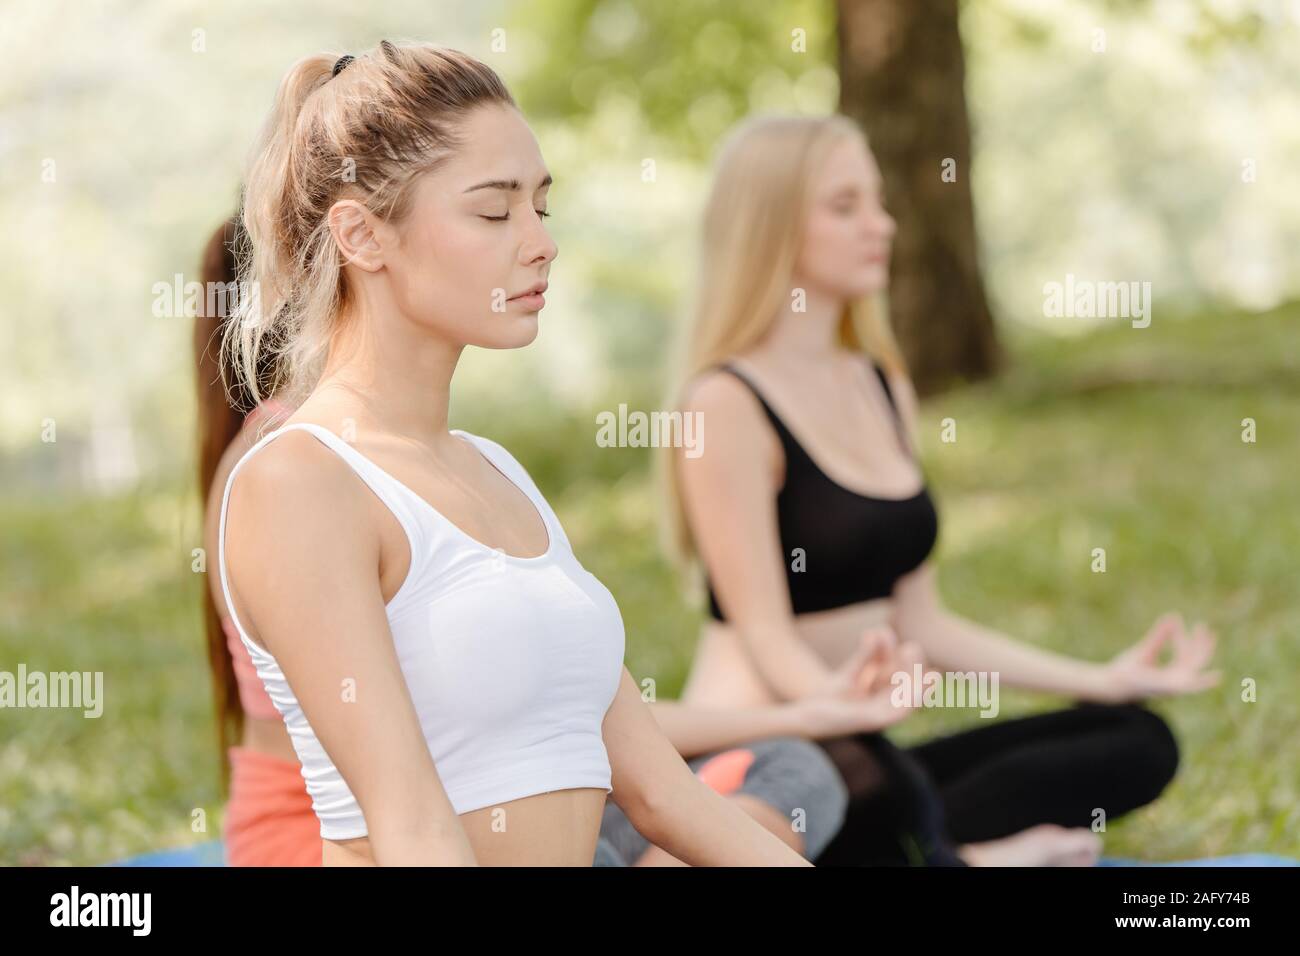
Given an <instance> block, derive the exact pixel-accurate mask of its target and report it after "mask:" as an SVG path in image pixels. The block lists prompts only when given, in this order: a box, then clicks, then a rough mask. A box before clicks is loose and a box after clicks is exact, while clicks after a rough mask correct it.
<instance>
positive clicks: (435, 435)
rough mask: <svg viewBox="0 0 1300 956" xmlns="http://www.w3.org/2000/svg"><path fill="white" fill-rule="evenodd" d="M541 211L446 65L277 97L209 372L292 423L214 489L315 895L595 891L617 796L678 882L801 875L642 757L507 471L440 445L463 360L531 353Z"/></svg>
mask: <svg viewBox="0 0 1300 956" xmlns="http://www.w3.org/2000/svg"><path fill="white" fill-rule="evenodd" d="M550 182H551V177H550V175H549V174H548V172H547V169H546V166H545V164H544V162H543V160H542V156H541V153H540V151H539V149H538V145H537V142H536V140H535V139H534V137H533V134H532V131H531V130H530V129H529V127H528V124H527V123H526V122H525V121H524V118H523V116H522V115H521V114H520V112H519V110H518V109H517V107H516V106H515V103H514V100H513V99H512V97H511V95H510V93H509V92H508V91H507V89H506V87H505V86H504V85H503V84H502V82H501V80H500V78H499V77H498V76H497V75H496V74H495V73H494V72H493V71H492V70H491V69H490V68H488V67H487V66H485V65H484V64H482V63H480V62H478V61H477V60H474V59H473V58H471V57H468V56H466V55H464V54H462V53H458V52H456V51H454V50H447V49H442V48H438V47H435V46H432V45H428V44H403V45H400V46H399V45H395V44H393V43H390V42H388V41H384V42H382V43H380V44H379V45H378V46H377V47H375V48H374V49H371V50H369V51H366V52H364V53H361V54H359V55H357V56H355V57H353V56H350V55H345V56H342V57H339V56H336V55H333V54H329V55H327V54H318V55H315V56H309V57H307V58H305V59H303V60H301V61H299V62H298V63H297V64H295V65H294V66H293V67H292V69H290V71H289V72H288V74H287V75H286V77H285V78H284V80H283V82H282V84H281V87H280V90H279V93H278V95H277V98H276V103H275V106H274V109H273V111H272V114H271V116H270V119H269V120H268V122H267V124H266V127H265V130H264V133H263V135H262V137H261V138H260V140H259V142H258V144H257V147H256V149H255V151H254V155H253V159H252V162H251V165H250V167H249V169H248V172H247V175H246V178H245V197H244V207H243V210H242V216H243V224H244V227H245V230H246V231H247V234H248V239H249V241H250V247H249V249H248V250H246V253H245V254H244V255H243V256H241V264H242V268H241V277H242V278H244V279H247V280H249V281H250V282H252V283H253V284H254V285H253V286H251V287H250V288H253V289H254V292H255V294H253V295H248V296H241V298H240V301H239V312H238V313H237V315H236V316H235V318H234V320H232V321H231V322H230V323H229V327H228V328H229V334H228V336H227V339H228V341H227V345H228V351H229V355H230V356H231V361H232V363H233V366H234V370H235V372H236V373H237V374H236V375H235V376H234V378H235V380H237V381H240V382H241V384H242V387H243V388H245V389H246V390H247V392H248V397H249V399H250V401H252V402H259V401H261V400H262V399H263V398H264V397H265V395H266V394H267V393H270V394H274V395H275V396H277V398H283V400H284V401H285V403H286V406H287V407H290V408H292V409H293V412H292V414H291V415H289V417H288V420H287V423H285V424H283V425H282V426H281V427H279V428H277V429H275V430H274V431H271V432H269V433H267V434H265V435H263V436H262V437H261V438H260V439H259V440H257V441H256V442H255V443H254V444H252V446H251V447H250V448H248V449H247V450H246V451H245V452H244V453H243V455H242V456H241V457H240V458H239V459H238V461H237V462H236V463H235V464H234V465H233V467H232V468H231V469H230V474H229V478H228V479H227V481H226V483H225V487H224V495H223V499H222V505H221V509H220V521H219V530H218V546H219V559H218V561H219V568H220V574H221V585H222V588H221V593H222V595H223V596H224V600H225V604H226V610H227V611H228V613H229V615H230V618H231V621H232V623H233V625H234V628H235V631H236V633H237V634H238V637H239V639H240V641H241V642H242V644H243V646H244V649H245V650H247V652H248V654H249V657H250V660H251V662H252V664H253V666H254V668H255V669H256V672H257V675H258V676H259V677H260V679H261V681H262V683H263V685H264V688H265V690H266V692H267V695H268V696H269V698H270V700H271V701H272V703H273V704H274V706H275V708H276V709H277V710H278V711H279V713H280V715H281V717H282V719H283V724H284V728H285V730H286V731H287V734H288V737H289V739H290V741H291V743H292V745H293V749H294V752H295V754H296V756H297V758H298V761H299V763H300V764H301V768H302V769H301V772H302V776H303V778H304V780H305V783H306V789H307V792H308V794H309V795H310V797H311V801H312V807H313V810H314V812H315V814H316V817H317V819H318V820H319V823H320V835H321V837H322V838H323V850H322V856H323V860H322V861H323V863H324V864H326V865H376V864H377V865H392V864H398V865H403V864H405V865H409V864H460V865H474V864H488V865H578V866H589V865H591V863H592V860H593V858H594V855H595V849H596V843H597V835H598V830H599V827H600V821H601V812H602V809H603V807H604V805H605V802H606V796H607V794H608V795H609V796H610V797H611V798H612V800H613V801H614V803H616V804H617V805H618V806H619V807H620V809H621V810H622V811H623V812H624V813H626V815H627V816H628V817H629V818H630V819H631V820H632V821H633V823H634V824H635V826H636V828H637V829H638V830H639V831H640V832H641V833H642V834H643V835H645V836H646V837H647V838H648V839H650V840H652V841H653V842H654V843H655V844H656V845H659V846H662V847H665V848H666V849H667V850H668V851H670V852H671V853H672V854H673V855H674V856H675V857H676V858H678V859H681V860H683V861H684V862H687V863H690V864H695V865H700V864H735V865H792V866H798V865H807V862H806V861H805V860H804V859H803V858H802V857H800V856H799V854H798V853H796V852H795V851H794V850H793V849H792V848H791V847H790V846H789V845H788V844H787V843H786V842H783V841H782V840H781V839H778V838H777V837H776V836H774V835H773V834H772V833H771V832H770V831H769V830H767V829H765V828H764V827H763V826H762V825H760V824H759V823H758V822H756V821H755V820H754V819H753V818H752V817H751V816H749V815H748V814H746V813H744V812H742V811H741V810H740V809H739V808H738V807H737V806H736V805H735V804H734V803H733V802H732V801H729V800H727V799H725V798H724V797H722V796H720V795H719V794H718V793H717V792H716V791H715V790H714V789H712V788H711V787H709V786H708V785H707V784H705V783H704V782H702V781H701V780H700V779H699V778H698V777H696V776H695V775H694V774H692V773H691V771H690V769H689V768H688V767H687V765H686V764H685V763H684V762H683V761H682V759H681V757H680V756H678V754H677V752H676V751H675V750H674V749H673V747H672V745H671V743H670V742H669V741H668V739H667V738H666V737H665V736H664V735H663V733H662V732H660V730H659V728H658V726H657V725H656V723H655V720H654V718H653V717H652V715H651V714H650V711H649V710H648V709H647V707H646V705H645V704H644V703H643V702H642V701H641V697H640V693H639V691H638V689H637V687H636V685H635V684H634V683H633V682H632V680H631V678H630V676H629V675H628V673H627V670H626V668H625V667H624V666H623V663H622V661H623V651H624V632H623V623H622V620H621V617H620V614H619V611H618V607H617V605H616V604H615V602H614V599H613V597H612V596H611V595H610V593H609V591H608V590H606V589H605V587H604V586H603V585H601V583H600V582H599V581H598V580H597V579H596V578H595V577H593V576H592V575H591V574H590V573H589V572H587V571H586V570H585V569H584V568H583V566H582V565H581V563H579V561H578V559H577V557H576V555H574V553H573V551H572V549H571V548H570V545H569V541H568V539H567V537H566V535H565V533H564V529H563V528H562V527H561V526H560V523H559V520H558V519H557V517H556V515H555V513H554V512H553V511H552V510H551V508H550V506H549V504H548V503H547V502H546V500H545V498H543V496H542V495H541V493H540V491H539V490H538V488H537V486H536V485H535V484H534V483H533V481H532V479H531V477H530V476H529V475H528V473H527V472H526V471H525V470H524V468H523V467H522V466H521V465H520V464H519V462H518V461H517V460H516V459H515V458H514V457H513V456H512V455H511V454H510V452H509V451H507V450H506V449H505V448H504V447H502V446H501V445H500V444H498V443H497V442H495V441H492V440H491V439H489V438H486V437H484V436H480V435H475V434H471V433H469V432H465V431H462V430H460V429H451V428H449V427H448V423H447V411H448V401H449V393H450V386H451V378H452V374H453V372H454V371H455V368H456V363H457V360H458V359H459V357H460V355H461V353H462V352H463V351H464V349H465V348H466V347H467V346H477V347H480V348H498V349H514V348H522V347H524V346H526V345H528V344H529V343H530V342H532V341H533V339H534V338H535V337H536V335H537V331H538V315H539V313H540V311H541V309H542V307H543V305H544V299H543V297H542V293H543V292H544V291H545V289H546V285H547V276H548V273H549V271H550V267H551V263H552V262H553V261H554V259H555V257H556V254H557V249H556V246H555V243H554V242H553V241H552V240H551V238H550V236H549V235H548V233H547V230H546V228H545V224H544V222H543V217H544V216H546V215H547V210H546V205H547V194H548V187H549V185H550ZM265 353H270V354H273V355H274V357H275V361H274V363H273V367H274V369H275V373H274V375H273V376H272V379H271V381H270V382H269V383H267V384H265V385H264V383H263V382H262V380H261V379H260V378H259V375H258V371H257V370H258V369H259V367H261V365H262V361H261V360H262V358H263V356H264V354H265ZM503 387H509V384H508V383H503Z"/></svg>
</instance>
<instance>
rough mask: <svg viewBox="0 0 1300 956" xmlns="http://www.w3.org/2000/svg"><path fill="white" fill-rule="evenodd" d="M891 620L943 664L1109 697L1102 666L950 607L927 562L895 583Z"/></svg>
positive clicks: (1010, 681) (1086, 696) (1015, 682)
mask: <svg viewBox="0 0 1300 956" xmlns="http://www.w3.org/2000/svg"><path fill="white" fill-rule="evenodd" d="M893 624H894V630H895V631H897V632H898V635H899V637H900V638H901V639H903V640H913V641H916V642H917V643H918V644H920V645H921V649H922V650H923V651H924V652H925V657H926V660H928V661H929V662H930V663H931V664H932V665H933V666H934V667H937V668H939V669H942V670H957V671H965V670H979V671H990V672H996V673H997V674H998V680H999V682H1000V683H1005V684H1007V685H1008V686H1013V687H1025V688H1028V689H1031V690H1040V691H1047V692H1050V693H1057V694H1068V695H1071V696H1074V697H1078V698H1080V699H1083V700H1098V701H1100V700H1107V699H1109V697H1108V692H1107V686H1108V682H1107V677H1106V668H1105V666H1104V665H1101V664H1094V663H1090V662H1087V661H1081V660H1077V659H1075V658H1072V657H1066V656H1065V655H1062V654H1056V653H1053V652H1052V651H1046V650H1043V649H1041V648H1037V647H1032V646H1030V645H1028V644H1024V643H1021V642H1020V641H1016V640H1014V639H1012V638H1010V637H1008V636H1007V635H1005V634H1001V633H999V632H997V631H994V630H992V629H991V628H987V627H982V626H980V625H979V624H976V623H974V622H973V621H969V620H967V619H965V618H963V617H959V616H958V615H956V614H953V613H951V612H950V611H948V610H947V608H945V607H943V605H942V603H941V602H940V600H939V596H938V593H937V588H936V585H935V575H934V568H933V566H932V565H931V563H930V562H929V561H927V562H925V563H924V564H922V565H921V567H919V568H917V569H916V570H915V571H913V572H911V573H910V574H908V575H906V576H905V577H903V578H901V579H900V580H899V581H898V583H897V584H896V585H894V620H893Z"/></svg>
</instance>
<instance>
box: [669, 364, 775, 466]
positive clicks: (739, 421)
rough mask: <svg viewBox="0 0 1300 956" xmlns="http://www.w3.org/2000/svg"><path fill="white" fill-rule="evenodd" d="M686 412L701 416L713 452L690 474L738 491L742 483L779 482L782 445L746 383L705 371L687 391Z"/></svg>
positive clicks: (684, 393) (684, 394) (720, 372)
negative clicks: (709, 479)
mask: <svg viewBox="0 0 1300 956" xmlns="http://www.w3.org/2000/svg"><path fill="white" fill-rule="evenodd" d="M680 408H681V410H682V411H683V412H685V413H688V414H692V415H696V416H698V417H699V419H700V423H701V425H702V428H701V429H700V433H701V434H705V435H707V436H708V440H707V448H708V451H707V453H705V454H701V455H699V457H698V458H697V459H695V462H696V464H694V465H693V466H692V467H690V468H687V469H686V472H685V473H686V474H690V473H692V472H694V473H696V474H700V475H704V474H710V475H714V476H716V479H717V480H718V481H720V482H722V483H723V484H724V485H726V486H728V487H732V488H734V487H736V485H735V483H736V482H741V483H744V484H749V483H751V482H756V483H757V484H758V485H759V486H761V487H764V488H766V487H768V486H769V485H770V484H771V483H772V482H773V481H775V480H776V477H777V473H778V472H779V471H780V467H781V465H780V457H781V443H780V440H779V439H778V438H777V435H776V433H775V432H774V431H773V430H772V427H771V425H770V423H769V422H768V420H767V415H766V413H765V412H764V411H763V406H762V404H761V402H760V401H759V399H758V397H757V396H756V395H755V394H754V392H753V391H752V390H751V389H750V387H749V386H748V385H746V383H745V382H743V381H741V380H740V379H739V378H738V377H737V376H735V375H732V374H731V373H729V372H726V371H723V370H721V369H709V370H707V371H704V372H701V373H700V374H699V375H697V376H696V377H695V378H694V379H692V380H691V381H689V382H688V383H687V384H686V386H685V387H684V388H683V389H682V393H681V406H680ZM684 460H689V459H684Z"/></svg>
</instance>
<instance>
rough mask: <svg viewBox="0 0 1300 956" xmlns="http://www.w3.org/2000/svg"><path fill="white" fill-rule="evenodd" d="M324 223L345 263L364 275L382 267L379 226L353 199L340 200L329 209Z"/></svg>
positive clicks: (372, 216) (376, 220) (366, 210)
mask: <svg viewBox="0 0 1300 956" xmlns="http://www.w3.org/2000/svg"><path fill="white" fill-rule="evenodd" d="M326 220H327V222H328V224H329V230H330V234H331V235H333V237H334V242H335V244H336V245H337V246H338V248H339V251H340V252H342V253H343V258H344V260H345V261H347V262H349V263H351V264H352V265H354V266H356V267H357V268H359V269H364V270H365V271H366V272H378V271H379V270H380V269H382V268H383V266H384V247H383V243H382V242H381V241H380V233H381V231H382V228H383V224H382V223H380V222H379V220H378V219H377V218H376V217H375V215H374V214H373V213H372V212H371V211H370V210H369V209H367V208H366V207H365V206H363V205H361V203H359V202H357V201H356V200H355V199H340V200H339V201H338V202H336V203H335V204H334V205H332V206H330V211H329V213H328V214H327V216H326Z"/></svg>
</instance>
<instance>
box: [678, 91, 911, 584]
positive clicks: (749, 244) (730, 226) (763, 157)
mask: <svg viewBox="0 0 1300 956" xmlns="http://www.w3.org/2000/svg"><path fill="white" fill-rule="evenodd" d="M848 137H856V138H858V139H859V140H861V141H862V142H863V143H864V144H865V142H866V137H865V135H864V134H863V132H862V130H861V129H859V128H858V126H857V125H855V124H854V123H853V121H852V120H850V119H848V118H847V117H844V116H840V115H830V116H759V117H754V118H751V119H749V120H746V121H745V122H743V123H741V124H740V125H739V126H738V127H736V128H735V129H734V130H733V131H732V133H731V134H730V135H729V136H728V138H727V140H726V142H725V143H724V144H723V146H722V148H721V150H720V151H719V154H718V159H717V162H716V165H715V167H714V175H713V187H712V190H711V191H710V193H709V198H708V202H707V204H706V206H705V210H704V227H703V234H702V236H701V239H702V244H701V248H700V255H699V257H698V260H697V261H698V262H699V273H698V276H697V278H696V290H695V296H694V301H693V303H692V306H691V309H690V313H689V316H688V319H687V322H686V324H685V326H684V327H683V329H682V330H681V331H682V335H681V337H680V340H679V344H678V348H677V356H676V360H675V362H674V373H673V374H672V375H671V376H670V382H669V391H668V394H667V397H666V399H665V407H666V408H670V409H677V408H679V407H680V405H681V399H682V395H683V391H684V389H685V387H686V386H687V385H688V384H689V383H690V382H691V380H692V379H694V378H695V377H696V376H697V375H699V374H700V373H701V372H703V371H705V370H706V369H708V368H711V367H713V366H714V365H717V364H718V363H719V362H723V361H725V360H727V359H729V358H730V357H732V356H733V355H736V354H737V353H739V352H742V351H744V350H745V349H747V348H750V347H751V346H753V345H755V344H756V343H757V342H758V341H759V340H760V339H761V338H762V337H763V336H764V334H765V333H766V332H767V330H768V329H769V328H770V327H771V326H772V324H773V323H774V322H775V321H776V319H777V316H778V315H779V314H780V312H781V310H782V309H785V308H788V307H789V303H790V292H791V286H792V283H793V275H794V266H795V261H796V259H797V257H798V254H799V248H800V245H801V244H802V242H803V234H804V228H805V220H806V216H807V211H808V208H809V204H810V200H811V197H812V192H813V187H814V179H815V177H816V175H817V173H818V171H819V170H820V169H821V166H822V163H823V162H824V160H825V159H826V157H827V155H828V154H829V153H830V152H831V150H832V149H833V148H834V147H835V146H837V145H839V144H840V143H842V142H843V141H844V140H845V138H848ZM839 332H840V343H841V344H842V345H843V346H845V347H846V348H852V349H856V350H858V351H861V352H864V353H865V354H867V355H869V356H870V357H871V358H872V359H874V360H875V361H877V362H879V363H880V364H881V366H883V367H884V368H885V370H886V371H887V372H890V373H894V374H900V373H901V374H904V375H905V374H906V373H907V368H906V364H905V363H904V360H903V355H902V352H901V351H900V349H899V347H898V343H897V341H896V340H895V338H894V335H893V332H892V330H891V329H890V325H889V317H888V311H887V307H886V303H885V297H884V295H883V294H882V295H879V296H871V297H865V298H862V299H855V300H851V301H849V302H846V303H845V306H844V311H843V314H842V315H841V317H840V327H839ZM657 464H658V473H657V479H658V483H659V486H660V490H661V493H662V494H663V495H664V498H665V502H664V505H665V506H664V507H663V509H662V510H661V514H662V516H663V519H664V520H663V521H662V522H661V524H660V530H661V534H662V539H663V544H664V547H665V550H666V551H667V553H668V555H669V556H670V558H672V559H673V561H674V563H676V564H677V565H678V566H679V568H680V569H681V570H683V571H691V570H695V565H696V563H697V562H696V557H697V549H696V547H695V541H694V537H693V536H692V534H691V530H690V525H689V522H688V521H687V518H686V513H685V509H684V507H683V502H682V495H681V488H680V484H679V477H678V474H677V468H676V462H675V455H674V453H673V449H671V448H669V449H665V450H663V451H661V452H660V454H659V456H658V462H657Z"/></svg>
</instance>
